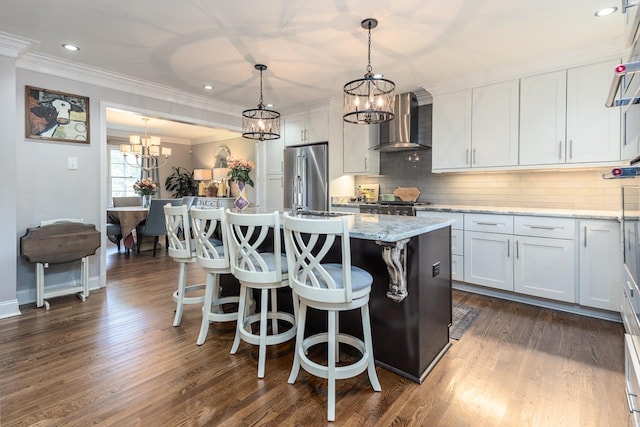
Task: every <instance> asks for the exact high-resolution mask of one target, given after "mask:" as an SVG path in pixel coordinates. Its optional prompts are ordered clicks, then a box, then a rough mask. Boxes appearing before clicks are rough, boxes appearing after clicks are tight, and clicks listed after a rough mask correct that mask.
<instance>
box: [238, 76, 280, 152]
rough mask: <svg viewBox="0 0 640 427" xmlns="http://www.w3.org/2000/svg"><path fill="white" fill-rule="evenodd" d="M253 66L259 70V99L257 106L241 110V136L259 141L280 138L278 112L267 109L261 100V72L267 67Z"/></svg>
mask: <svg viewBox="0 0 640 427" xmlns="http://www.w3.org/2000/svg"><path fill="white" fill-rule="evenodd" d="M255 68H256V70H259V71H260V101H258V108H252V109H250V110H244V111H243V112H242V136H243V137H245V138H248V139H257V140H260V141H264V140H270V139H278V138H280V113H278V112H277V111H273V110H267V109H266V108H264V107H265V105H264V103H263V101H262V72H263V71H264V70H266V69H267V66H266V65H263V64H256V65H255Z"/></svg>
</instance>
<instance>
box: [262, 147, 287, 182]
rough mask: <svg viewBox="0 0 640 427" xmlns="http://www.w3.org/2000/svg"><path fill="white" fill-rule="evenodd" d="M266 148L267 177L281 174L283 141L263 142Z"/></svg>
mask: <svg viewBox="0 0 640 427" xmlns="http://www.w3.org/2000/svg"><path fill="white" fill-rule="evenodd" d="M263 144H265V148H266V160H267V165H266V166H267V167H266V170H267V175H277V174H282V173H283V172H284V170H283V160H284V140H283V139H282V138H278V139H272V140H270V141H264V142H263Z"/></svg>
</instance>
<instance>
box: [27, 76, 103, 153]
mask: <svg viewBox="0 0 640 427" xmlns="http://www.w3.org/2000/svg"><path fill="white" fill-rule="evenodd" d="M25 110H26V111H25V124H26V137H27V138H31V139H41V140H48V141H62V142H75V143H81V144H90V143H91V141H90V136H91V133H90V131H89V130H90V128H89V123H90V122H89V98H88V97H86V96H80V95H73V94H70V93H65V92H58V91H54V90H49V89H42V88H38V87H33V86H25Z"/></svg>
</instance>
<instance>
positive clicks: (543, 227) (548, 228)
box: [529, 225, 556, 230]
mask: <svg viewBox="0 0 640 427" xmlns="http://www.w3.org/2000/svg"><path fill="white" fill-rule="evenodd" d="M529 228H533V229H535V230H555V229H556V227H550V226H547V225H530V226H529Z"/></svg>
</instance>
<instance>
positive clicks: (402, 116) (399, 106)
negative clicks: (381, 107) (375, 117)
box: [370, 92, 431, 151]
mask: <svg viewBox="0 0 640 427" xmlns="http://www.w3.org/2000/svg"><path fill="white" fill-rule="evenodd" d="M393 112H394V114H395V117H394V119H393V120H391V121H388V122H386V123H381V124H380V143H379V144H378V145H376V146H374V147H371V148H370V150H377V151H405V150H423V149H430V148H431V147H429V146H428V145H423V144H421V143H420V142H419V141H418V98H417V97H416V95H415V94H414V93H413V92H407V93H402V94H400V95H396V98H395V106H394V108H393Z"/></svg>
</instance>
